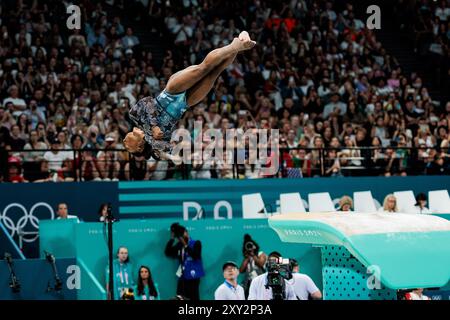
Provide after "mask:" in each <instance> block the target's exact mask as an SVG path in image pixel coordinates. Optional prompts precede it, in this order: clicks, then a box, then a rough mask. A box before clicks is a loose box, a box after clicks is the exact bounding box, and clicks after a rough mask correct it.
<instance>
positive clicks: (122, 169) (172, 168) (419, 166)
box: [4, 146, 450, 182]
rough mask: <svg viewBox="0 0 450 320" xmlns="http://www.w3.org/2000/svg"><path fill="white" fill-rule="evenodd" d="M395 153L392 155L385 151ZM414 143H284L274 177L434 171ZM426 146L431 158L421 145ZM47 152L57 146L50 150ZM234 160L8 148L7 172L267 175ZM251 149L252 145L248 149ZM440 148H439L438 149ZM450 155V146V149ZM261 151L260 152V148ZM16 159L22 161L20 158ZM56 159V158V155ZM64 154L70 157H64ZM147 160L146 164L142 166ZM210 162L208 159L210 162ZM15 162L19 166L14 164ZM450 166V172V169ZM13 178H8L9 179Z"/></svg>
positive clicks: (35, 176)
mask: <svg viewBox="0 0 450 320" xmlns="http://www.w3.org/2000/svg"><path fill="white" fill-rule="evenodd" d="M388 149H390V150H391V151H389V153H390V154H395V157H394V158H393V159H392V158H390V157H389V156H388V155H387V153H386V151H387V150H388ZM427 149H429V148H426V149H423V148H422V149H420V148H414V147H393V146H392V147H391V146H388V147H351V148H350V147H349V148H346V147H340V148H329V147H328V148H304V147H295V148H280V149H279V169H278V171H277V172H276V173H275V174H274V175H271V176H270V177H277V178H306V177H328V176H329V177H340V176H377V175H404V174H406V175H421V174H427V173H429V172H428V171H427V166H429V165H430V163H432V162H433V161H434V159H435V158H434V156H433V152H431V155H429V153H430V150H427ZM420 150H423V151H425V152H427V153H428V154H427V157H426V158H420V157H419V151H420ZM46 152H53V154H47V157H46V158H47V159H49V160H45V158H44V155H45V153H46ZM237 154H238V152H237V149H236V150H235V152H234V157H235V159H234V161H233V163H232V164H229V165H227V164H226V163H224V162H223V161H215V160H212V161H211V163H207V162H204V163H201V164H200V163H194V164H186V163H182V164H181V165H175V164H173V163H172V162H168V161H155V160H149V161H145V159H144V160H142V161H139V160H137V159H136V158H135V157H134V156H132V155H131V154H130V153H128V152H127V151H126V150H124V149H80V150H76V149H47V150H21V151H8V152H7V155H8V158H9V157H10V156H13V157H14V158H16V159H14V158H9V159H10V160H11V159H14V160H15V161H10V162H8V169H7V170H6V171H7V172H6V174H7V178H8V177H9V176H10V175H11V174H12V175H14V174H22V175H23V176H24V178H25V179H26V180H28V181H30V182H43V181H99V180H103V181H105V180H113V181H116V180H126V181H129V180H145V179H149V180H170V179H172V180H181V179H182V180H188V179H205V178H206V179H245V178H264V177H268V176H262V175H260V174H259V172H261V168H264V167H265V164H264V163H262V164H261V163H259V164H258V163H257V164H253V165H249V164H237V161H236V160H237ZM247 154H248V150H247ZM438 154H439V152H438ZM446 155H447V156H448V150H446ZM258 156H259V154H258ZM17 159H18V160H20V162H17ZM52 159H53V160H52ZM61 159H65V160H61ZM144 164H146V165H147V167H146V168H145V170H144V169H142V167H143V166H144ZM206 164H207V165H206ZM14 168H15V169H14ZM448 169H450V168H447V172H448ZM4 180H5V181H9V180H8V179H4Z"/></svg>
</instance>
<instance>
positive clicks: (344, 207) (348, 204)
mask: <svg viewBox="0 0 450 320" xmlns="http://www.w3.org/2000/svg"><path fill="white" fill-rule="evenodd" d="M352 208H353V201H352V198H350V197H349V196H343V197H342V198H341V199H340V200H339V208H338V211H342V212H350V211H352Z"/></svg>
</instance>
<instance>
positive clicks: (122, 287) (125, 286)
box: [106, 247, 134, 300]
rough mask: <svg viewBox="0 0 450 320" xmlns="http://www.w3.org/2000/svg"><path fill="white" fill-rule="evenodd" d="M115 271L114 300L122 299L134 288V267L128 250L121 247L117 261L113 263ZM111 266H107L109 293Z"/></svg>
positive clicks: (107, 287)
mask: <svg viewBox="0 0 450 320" xmlns="http://www.w3.org/2000/svg"><path fill="white" fill-rule="evenodd" d="M113 271H114V300H117V299H122V298H123V295H124V293H126V292H128V291H129V289H130V288H131V289H132V288H133V286H134V280H133V279H134V277H133V266H132V264H131V263H130V257H129V256H128V249H127V248H126V247H120V248H119V250H117V259H116V260H114V261H113ZM108 281H109V266H106V291H109V282H108Z"/></svg>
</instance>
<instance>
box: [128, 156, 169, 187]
mask: <svg viewBox="0 0 450 320" xmlns="http://www.w3.org/2000/svg"><path fill="white" fill-rule="evenodd" d="M159 162H160V161H158V163H159ZM152 169H155V168H152V165H151V164H150V162H148V161H147V160H146V159H145V157H144V156H143V155H134V156H133V157H131V158H130V160H129V161H128V162H127V163H126V164H125V169H124V171H125V179H126V180H129V181H141V180H148V179H149V178H150V175H151V171H152ZM155 180H156V179H155Z"/></svg>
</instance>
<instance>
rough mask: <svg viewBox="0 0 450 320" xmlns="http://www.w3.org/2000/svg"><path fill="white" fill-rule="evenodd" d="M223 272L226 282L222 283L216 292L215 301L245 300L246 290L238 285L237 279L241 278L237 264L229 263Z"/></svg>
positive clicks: (224, 266) (225, 265)
mask: <svg viewBox="0 0 450 320" xmlns="http://www.w3.org/2000/svg"><path fill="white" fill-rule="evenodd" d="M222 270H223V277H224V278H225V282H224V283H222V284H221V285H220V286H219V287H218V288H217V290H216V291H215V292H214V299H215V300H245V294H244V288H242V287H241V286H240V285H239V284H238V283H237V278H238V276H239V270H238V266H237V264H236V263H234V262H232V261H228V262H226V263H225V264H224V265H223V267H222Z"/></svg>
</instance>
